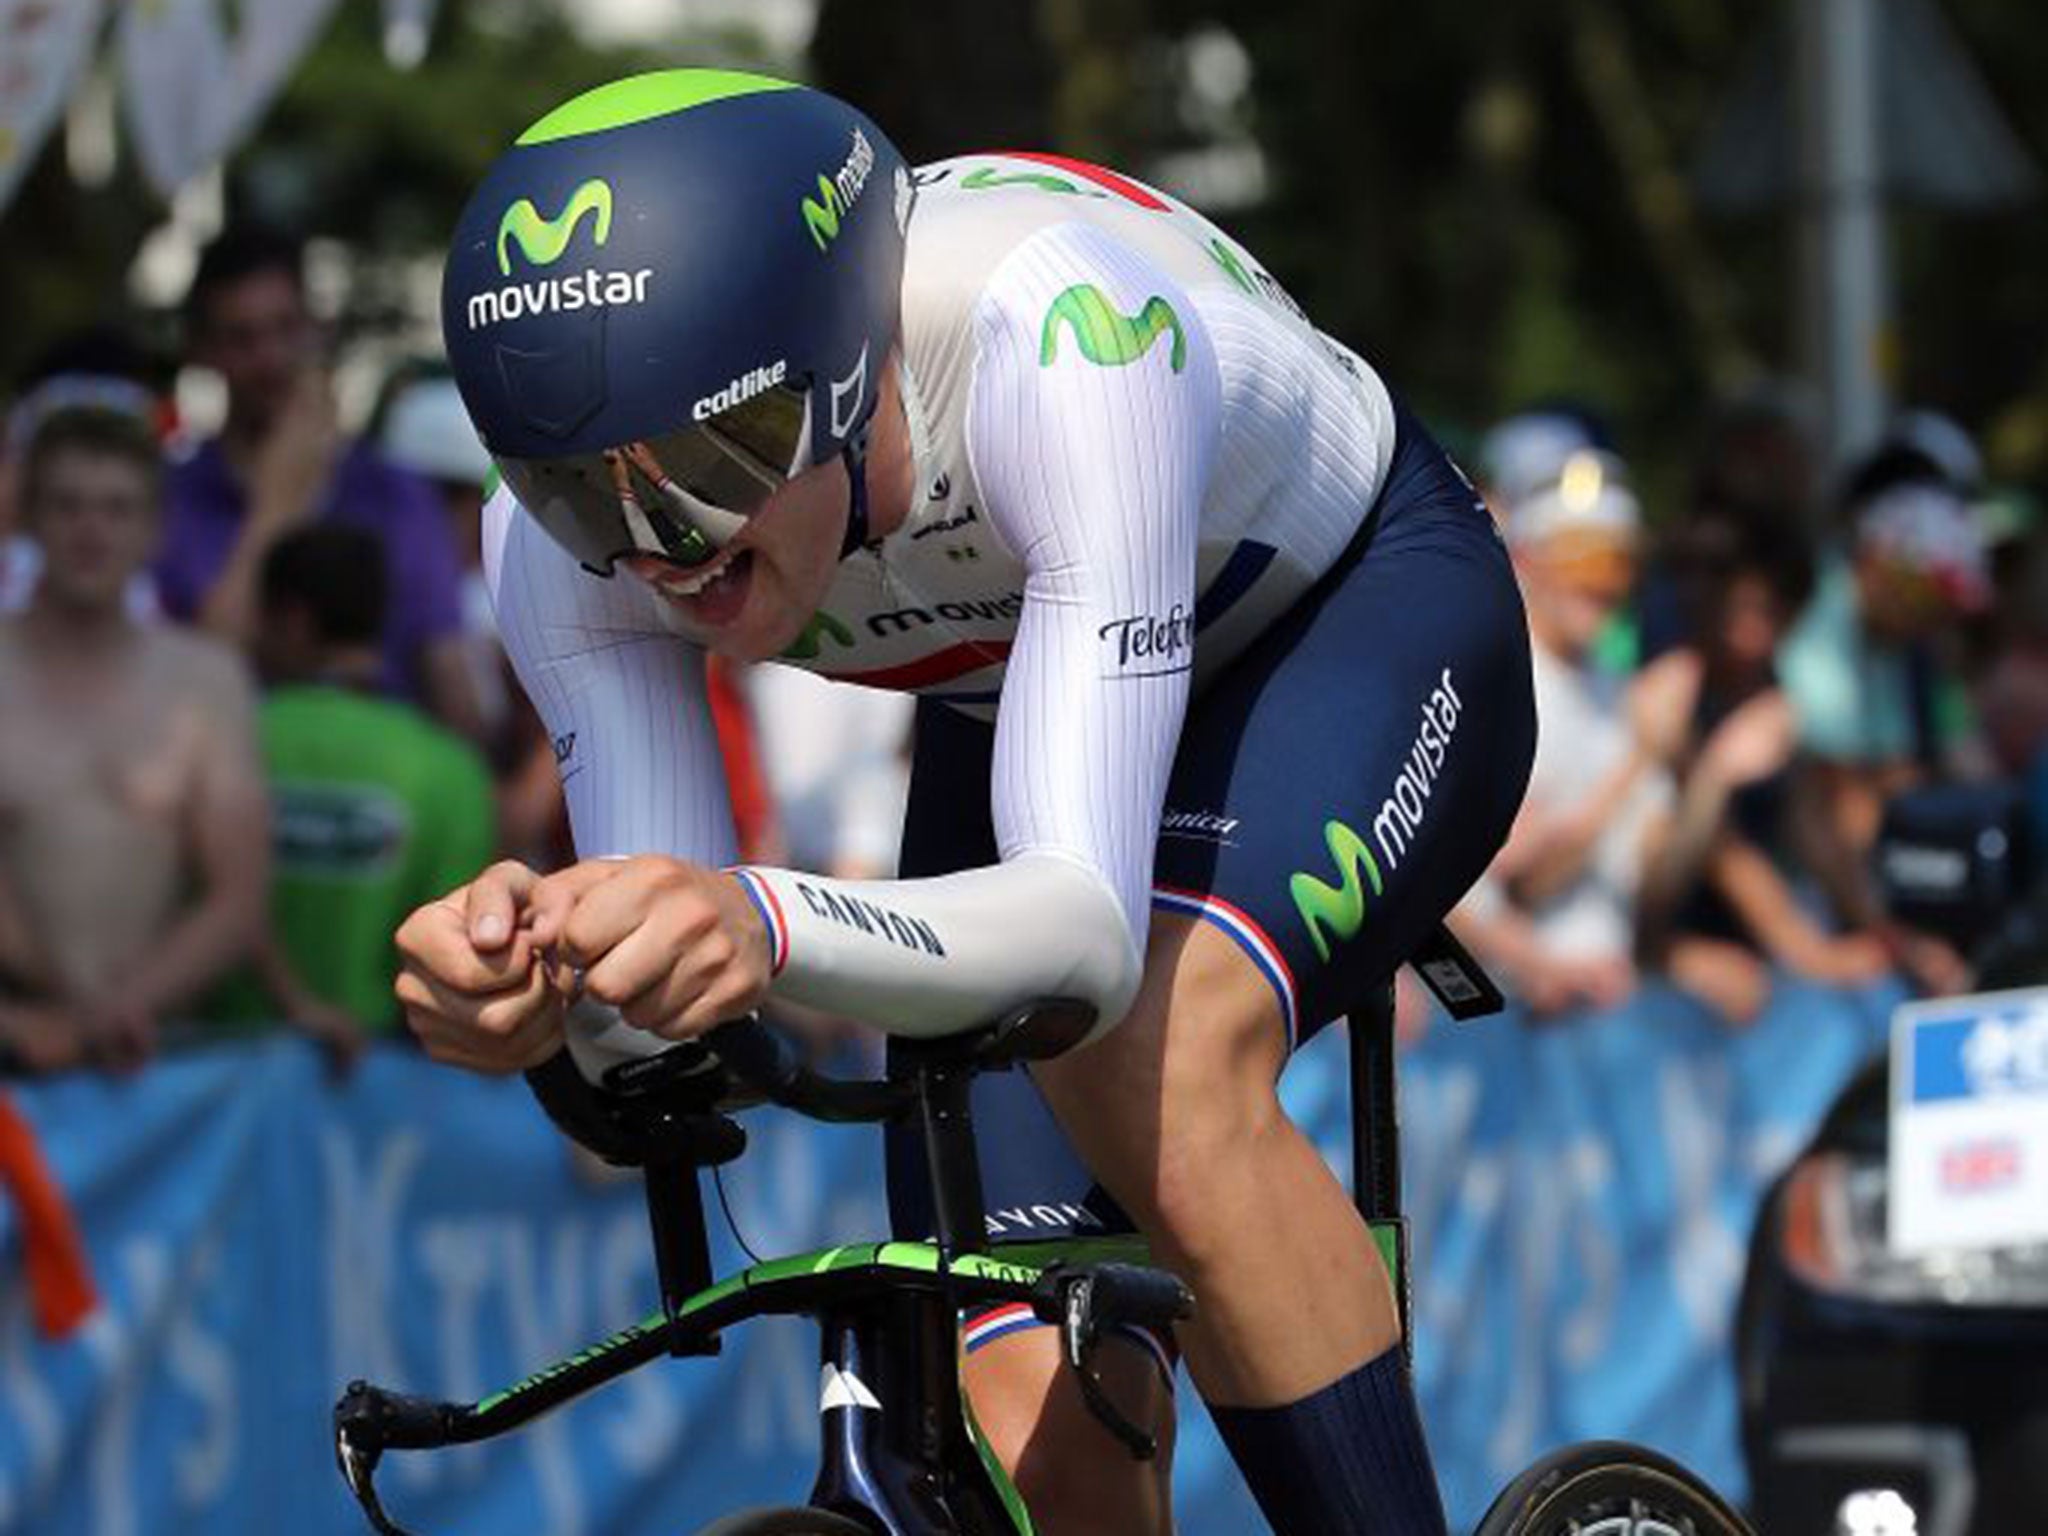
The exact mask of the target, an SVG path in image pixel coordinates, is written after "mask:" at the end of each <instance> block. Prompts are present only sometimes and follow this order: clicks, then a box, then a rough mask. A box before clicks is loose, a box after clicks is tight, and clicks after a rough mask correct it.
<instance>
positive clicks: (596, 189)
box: [468, 178, 654, 331]
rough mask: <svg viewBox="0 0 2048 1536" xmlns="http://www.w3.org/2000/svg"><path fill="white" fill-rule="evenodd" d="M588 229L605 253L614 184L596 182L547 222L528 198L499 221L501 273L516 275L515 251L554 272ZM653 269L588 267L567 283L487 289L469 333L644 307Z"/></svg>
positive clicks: (472, 303)
mask: <svg viewBox="0 0 2048 1536" xmlns="http://www.w3.org/2000/svg"><path fill="white" fill-rule="evenodd" d="M585 225H588V227H589V229H590V239H591V244H592V245H594V246H597V247H600V248H601V247H602V246H603V245H604V243H605V242H606V241H607V240H609V239H610V238H611V233H612V189H611V184H610V183H609V182H606V181H602V180H599V179H596V178H592V179H591V180H589V181H586V182H584V183H583V184H582V185H581V186H579V187H577V188H576V190H575V191H573V192H571V193H570V194H569V197H568V200H567V201H566V202H564V203H563V204H562V207H561V211H560V212H558V213H557V214H556V215H555V216H554V217H553V218H551V219H548V218H543V217H541V212H540V209H539V208H537V207H536V206H535V205H534V202H533V199H532V198H529V197H522V198H520V199H519V200H518V201H517V202H516V203H514V204H512V206H511V207H509V208H507V209H506V210H505V212H504V214H503V215H502V216H501V217H500V218H499V219H498V271H499V273H500V274H501V275H503V276H505V277H510V276H511V275H512V247H513V246H515V245H516V246H518V247H519V254H520V255H521V256H523V257H524V258H525V259H526V264H527V265H528V266H530V267H551V266H553V265H554V264H555V263H556V262H558V261H560V260H561V259H562V257H563V256H564V255H565V254H566V253H567V252H568V249H569V247H570V245H571V244H572V243H573V242H574V241H575V239H576V232H577V231H578V230H579V229H581V228H583V227H584V226H585ZM653 275H654V269H653V268H652V267H641V268H639V269H637V270H635V271H631V272H627V271H621V270H617V269H612V270H600V269H599V268H596V267H586V268H584V270H583V271H581V272H572V273H570V274H569V275H568V276H566V277H543V278H535V279H532V280H530V281H527V282H518V283H507V284H506V285H505V286H504V287H502V288H486V289H485V290H484V291H483V292H481V293H473V294H471V295H470V296H469V306H468V319H469V328H470V329H471V330H472V331H474V330H478V329H481V328H482V327H484V326H489V325H497V324H499V323H500V322H502V321H505V320H517V319H519V318H520V317H521V316H523V315H546V314H553V313H555V312H556V311H558V310H576V309H601V308H603V307H604V306H605V305H607V304H644V303H646V302H647V280H648V279H649V278H650V277H652V276H653Z"/></svg>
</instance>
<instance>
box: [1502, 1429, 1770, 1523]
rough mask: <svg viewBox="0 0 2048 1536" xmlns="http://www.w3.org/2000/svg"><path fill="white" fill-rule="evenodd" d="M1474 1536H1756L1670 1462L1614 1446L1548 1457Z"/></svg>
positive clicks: (1505, 1495) (1598, 1443)
mask: <svg viewBox="0 0 2048 1536" xmlns="http://www.w3.org/2000/svg"><path fill="white" fill-rule="evenodd" d="M1474 1536H1754V1532H1752V1531H1751V1530H1750V1528H1749V1526H1748V1525H1747V1524H1746V1523H1745V1522H1744V1521H1743V1519H1742V1517H1741V1516H1740V1515H1738V1514H1736V1513H1735V1511H1734V1510H1732V1509H1730V1508H1729V1507H1728V1505H1727V1504H1726V1503H1725V1502H1723V1500H1722V1499H1721V1496H1720V1495H1719V1494H1717V1493H1715V1492H1714V1490H1713V1489H1711V1488H1709V1487H1708V1486H1707V1485H1706V1484H1705V1483H1703V1482H1701V1481H1700V1480H1699V1479H1698V1478H1697V1477H1695V1476H1693V1475H1692V1473H1690V1472H1688V1471H1686V1470H1685V1468H1683V1467H1681V1466H1680V1465H1679V1464H1678V1463H1677V1462H1675V1461H1673V1460H1671V1458H1670V1457H1668V1456H1660V1455H1658V1454H1657V1453H1656V1452H1655V1451H1652V1450H1646V1449H1644V1448H1643V1447H1642V1446H1640V1445H1629V1444H1626V1443H1625V1442H1623V1441H1620V1440H1591V1441H1588V1442H1586V1443H1585V1444H1584V1445H1568V1446H1566V1447H1564V1449H1562V1450H1557V1451H1552V1452H1551V1453H1550V1454H1549V1455H1548V1456H1545V1457H1543V1458H1542V1459H1541V1460H1540V1461H1538V1462H1536V1464H1535V1465H1533V1466H1532V1467H1530V1468H1529V1470H1528V1471H1526V1472H1524V1473H1523V1474H1522V1475H1521V1476H1520V1477H1518V1478H1516V1479H1515V1480H1514V1481H1513V1482H1512V1483H1509V1484H1508V1486H1507V1487H1506V1488H1504V1489H1503V1490H1502V1491H1501V1495H1500V1497H1499V1498H1497V1499H1495V1500H1494V1501H1493V1507H1492V1508H1491V1509H1489V1510H1488V1511H1487V1512H1486V1518H1485V1519H1484V1520H1482V1521H1480V1522H1479V1529H1478V1530H1477V1531H1476V1532H1475V1533H1474Z"/></svg>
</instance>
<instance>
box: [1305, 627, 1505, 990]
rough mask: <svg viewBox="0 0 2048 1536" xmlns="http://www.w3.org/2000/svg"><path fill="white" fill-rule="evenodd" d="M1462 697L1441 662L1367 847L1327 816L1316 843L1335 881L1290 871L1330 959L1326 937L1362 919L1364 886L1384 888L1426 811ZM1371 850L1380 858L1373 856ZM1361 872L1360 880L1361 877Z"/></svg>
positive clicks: (1342, 936)
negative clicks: (1326, 854) (1326, 852)
mask: <svg viewBox="0 0 2048 1536" xmlns="http://www.w3.org/2000/svg"><path fill="white" fill-rule="evenodd" d="M1464 713H1465V705H1464V701H1463V700H1461V699H1460V698H1459V697H1458V690H1457V687H1456V685H1455V684H1454V683H1453V682H1452V681H1451V669H1450V668H1449V667H1445V668H1444V670H1443V675H1442V676H1441V677H1440V678H1439V679H1438V680H1437V685H1436V687H1435V688H1434V689H1432V690H1431V691H1430V695H1429V697H1428V698H1427V699H1425V700H1424V701H1423V704H1422V723H1421V724H1420V725H1419V726H1418V727H1417V728H1416V732H1415V740H1414V741H1413V742H1411V743H1410V744H1409V747H1408V754H1407V756H1406V757H1405V758H1404V759H1403V760H1402V764H1401V769H1400V771H1399V772H1398V773H1397V774H1395V776H1394V787H1393V791H1392V792H1391V793H1390V794H1389V795H1388V796H1387V797H1386V799H1385V800H1383V801H1381V802H1380V808H1379V814H1377V815H1376V816H1374V817H1373V819H1372V837H1373V841H1372V845H1370V846H1368V844H1367V843H1366V841H1365V839H1364V838H1362V837H1360V836H1359V835H1358V834H1357V833H1356V832H1354V831H1353V830H1352V829H1351V828H1350V827H1349V826H1347V825H1345V823H1343V822H1341V821H1338V820H1336V819H1334V818H1332V819H1331V820H1329V821H1326V822H1324V823H1323V841H1324V842H1325V843H1327V844H1328V845H1329V849H1330V857H1331V858H1332V859H1334V860H1335V861H1336V865H1337V876H1338V879H1339V880H1340V881H1341V882H1342V883H1341V884H1338V885H1331V884H1329V883H1328V882H1327V881H1323V880H1318V879H1317V878H1316V877H1315V876H1313V875H1309V874H1304V873H1301V872H1300V871H1296V873H1295V874H1294V875H1292V876H1291V877H1290V878H1289V880H1288V882H1287V889H1288V894H1289V895H1291V896H1293V898H1294V907H1295V910H1296V911H1297V912H1299V913H1300V914H1301V921H1302V924H1303V926H1304V927H1306V928H1307V929H1308V936H1309V937H1310V938H1311V939H1312V940H1314V941H1315V946H1316V953H1317V954H1318V955H1320V956H1321V957H1322V958H1323V959H1324V960H1326V961H1327V960H1328V959H1329V958H1330V947H1331V943H1332V939H1333V938H1334V939H1335V940H1336V941H1338V942H1342V941H1343V940H1346V939H1350V938H1353V937H1355V936H1356V935H1357V933H1358V930H1359V928H1360V927H1361V926H1362V925H1363V924H1364V922H1365V886H1366V885H1367V884H1370V885H1371V886H1372V893H1373V895H1375V896H1378V895H1379V894H1381V892H1382V891H1383V890H1384V888H1385V882H1386V877H1387V876H1389V875H1391V874H1393V872H1394V871H1395V870H1397V869H1399V868H1400V867H1401V861H1402V859H1404V858H1406V857H1407V855H1408V849H1409V847H1410V845H1411V844H1412V843H1413V842H1414V841H1415V837H1416V835H1417V833H1419V832H1420V831H1421V829H1422V822H1423V818H1424V817H1425V816H1427V815H1428V814H1429V801H1430V796H1431V795H1432V794H1433V793H1434V792H1435V789H1436V782H1437V780H1438V778H1439V777H1441V776H1442V773H1443V765H1444V759H1445V758H1446V757H1447V756H1449V754H1450V750H1451V738H1452V737H1453V736H1454V735H1455V734H1456V732H1457V729H1458V721H1459V720H1461V719H1462V718H1463V717H1464ZM1374 847H1377V848H1378V850H1379V855H1378V857H1377V858H1375V857H1374V855H1373V848H1374ZM1361 875H1362V876H1363V879H1362V880H1361Z"/></svg>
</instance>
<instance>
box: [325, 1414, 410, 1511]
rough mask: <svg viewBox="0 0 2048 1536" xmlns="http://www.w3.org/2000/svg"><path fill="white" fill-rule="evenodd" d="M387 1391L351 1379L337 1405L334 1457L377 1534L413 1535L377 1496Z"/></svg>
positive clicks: (383, 1444)
mask: <svg viewBox="0 0 2048 1536" xmlns="http://www.w3.org/2000/svg"><path fill="white" fill-rule="evenodd" d="M389 1401H390V1399H389V1397H388V1396H387V1394H384V1393H381V1392H379V1391H378V1390H377V1389H376V1388H374V1387H372V1386H370V1385H369V1384H368V1383H367V1382H361V1381H352V1382H350V1383H349V1386H348V1391H347V1392H346V1393H344V1394H343V1396H342V1399H341V1401H340V1402H339V1403H337V1404H335V1407H334V1460H335V1463H336V1465H338V1466H339V1467H340V1468H341V1478H342V1481H343V1482H345V1483H347V1484H348V1491H349V1492H350V1493H352V1494H354V1495H355V1500H356V1503H357V1504H359V1505H361V1506H362V1511H363V1518H364V1519H365V1520H367V1521H369V1522H370V1529H371V1530H373V1531H375V1532H376V1533H377V1536H412V1533H411V1532H410V1531H408V1530H406V1529H405V1527H404V1526H402V1525H399V1524H397V1523H396V1522H394V1521H393V1520H392V1519H391V1517H390V1516H389V1515H387V1514H385V1513H384V1505H383V1503H382V1502H381V1501H380V1500H379V1499H378V1497H377V1463H378V1462H380V1461H382V1460H383V1459H384V1448H385V1438H384V1433H385V1429H386V1425H387V1422H388V1420H389V1418H390V1411H389V1408H388V1407H387V1404H388V1402H389Z"/></svg>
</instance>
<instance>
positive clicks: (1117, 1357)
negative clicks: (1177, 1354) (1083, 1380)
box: [966, 1328, 1173, 1536]
mask: <svg viewBox="0 0 2048 1536" xmlns="http://www.w3.org/2000/svg"><path fill="white" fill-rule="evenodd" d="M1092 1364H1093V1366H1094V1368H1095V1369H1096V1371H1097V1372H1098V1374H1099V1375H1100V1377H1101V1381H1102V1385H1103V1389H1104V1390H1105V1392H1107V1393H1108V1395H1109V1397H1110V1400H1111V1401H1112V1402H1113V1403H1115V1404H1116V1406H1117V1409H1118V1410H1119V1411H1120V1412H1121V1413H1122V1414H1123V1415H1124V1416H1125V1417H1126V1418H1128V1419H1129V1420H1130V1421H1131V1422H1132V1423H1134V1424H1137V1425H1141V1426H1143V1427H1145V1428H1147V1429H1149V1430H1151V1431H1153V1432H1154V1433H1155V1434H1156V1436H1157V1439H1158V1443H1159V1451H1158V1454H1157V1456H1155V1457H1154V1459H1152V1460H1151V1461H1139V1460H1137V1459H1135V1458H1134V1457H1132V1455H1131V1454H1130V1452H1129V1451H1128V1450H1127V1449H1126V1448H1125V1447H1124V1445H1123V1444H1122V1442H1120V1441H1119V1440H1117V1439H1116V1438H1115V1437H1114V1436H1113V1435H1112V1434H1111V1433H1110V1431H1109V1430H1108V1429H1106V1428H1105V1427H1104V1426H1103V1425H1102V1424H1101V1423H1100V1422H1099V1421H1098V1420H1097V1419H1096V1418H1095V1416H1094V1414H1093V1413H1092V1412H1090V1410H1089V1408H1088V1406H1087V1403H1086V1400H1085V1399H1084V1398H1083V1397H1082V1395H1081V1391H1080V1387H1079V1385H1078V1383H1077V1382H1076V1381H1075V1379H1074V1374H1073V1372H1072V1371H1071V1370H1070V1369H1068V1368H1067V1367H1066V1366H1065V1364H1064V1363H1063V1362H1062V1360H1061V1357H1060V1351H1059V1341H1058V1335H1057V1333H1056V1332H1055V1330H1053V1329H1050V1328H1038V1329H1029V1330H1026V1331H1025V1332H1023V1333H1019V1334H1013V1335H1011V1336H1009V1337H1007V1338H1004V1339H1002V1340H1000V1341H998V1342H997V1343H995V1344H992V1345H989V1346H988V1347H986V1348H984V1349H981V1350H979V1351H977V1352H975V1353H974V1354H972V1355H970V1356H968V1359H967V1371H966V1376H967V1386H968V1392H969V1394H970V1395H971V1397H972V1399H973V1403H974V1413H975V1418H976V1420H977V1421H978V1422H979V1423H980V1425H981V1428H982V1433H983V1434H984V1435H985V1436H986V1437H987V1439H988V1442H989V1447H990V1449H991V1450H993V1451H994V1452H995V1454H996V1456H997V1457H998V1458H999V1459H1000V1460H1001V1461H1002V1463H1003V1465H1004V1467H1005V1468H1006V1469H1008V1471H1009V1473H1010V1476H1011V1478H1012V1479H1013V1480H1014V1481H1015V1483H1016V1485H1017V1490H1018V1492H1019V1493H1021V1494H1022V1495H1023V1496H1024V1503H1025V1506H1026V1507H1027V1508H1028V1509H1029V1510H1030V1511H1031V1522H1032V1529H1033V1530H1035V1531H1037V1532H1039V1533H1040V1536H1098V1533H1099V1536H1126V1533H1129V1536H1166V1533H1168V1532H1169V1531H1170V1530H1171V1529H1172V1519H1171V1514H1170V1510H1171V1482H1172V1466H1173V1395H1172V1389H1171V1387H1170V1385H1169V1384H1168V1383H1167V1381H1166V1378H1165V1376H1164V1375H1163V1374H1162V1372H1161V1370H1160V1368H1159V1366H1158V1364H1157V1362H1156V1361H1155V1360H1154V1358H1153V1357H1152V1356H1151V1354H1150V1353H1149V1352H1148V1351H1145V1350H1143V1349H1141V1348H1139V1347H1138V1346H1136V1345H1131V1344H1126V1343H1125V1342H1124V1341H1122V1340H1119V1339H1108V1340H1105V1341H1104V1342H1103V1344H1102V1345H1101V1346H1100V1347H1099V1348H1098V1349H1097V1351H1096V1354H1095V1358H1094V1361H1093V1362H1092Z"/></svg>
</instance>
